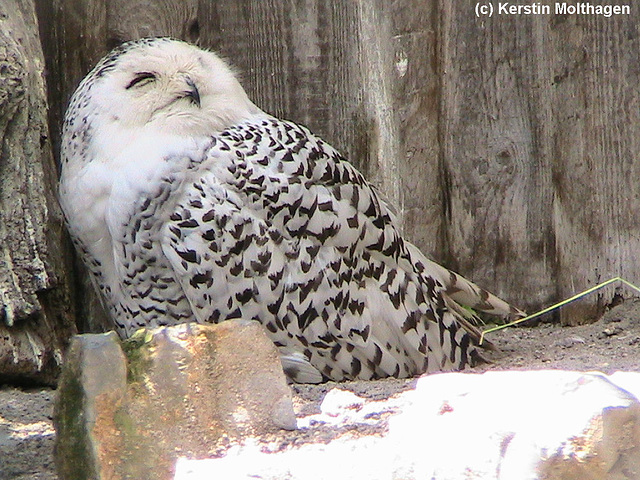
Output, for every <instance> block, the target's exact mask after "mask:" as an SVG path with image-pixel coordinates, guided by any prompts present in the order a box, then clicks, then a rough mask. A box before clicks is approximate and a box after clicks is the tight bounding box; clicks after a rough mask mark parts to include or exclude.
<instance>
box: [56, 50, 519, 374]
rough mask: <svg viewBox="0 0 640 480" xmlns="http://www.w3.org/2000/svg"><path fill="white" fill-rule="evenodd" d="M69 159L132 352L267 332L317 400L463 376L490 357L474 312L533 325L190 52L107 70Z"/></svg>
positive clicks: (96, 263)
mask: <svg viewBox="0 0 640 480" xmlns="http://www.w3.org/2000/svg"><path fill="white" fill-rule="evenodd" d="M61 157H62V175H61V179H60V201H61V205H62V207H63V210H64V213H65V216H66V219H67V221H68V225H69V230H70V232H71V235H72V237H73V239H74V242H75V244H76V246H77V248H78V250H79V251H80V253H81V255H82V257H83V260H84V261H85V262H86V264H87V266H88V267H89V269H90V271H91V273H92V276H93V279H94V280H95V282H94V283H95V285H96V286H97V288H98V289H99V290H100V292H101V296H102V298H103V300H104V302H105V305H106V306H107V308H108V310H109V311H110V314H111V316H112V318H113V321H114V324H115V327H116V329H117V331H118V332H119V334H120V335H121V336H122V337H128V336H130V335H131V334H132V333H133V332H135V331H136V330H137V329H138V328H140V327H146V326H159V325H171V324H177V323H182V322H191V321H193V322H213V323H217V322H222V321H224V320H229V319H234V318H240V319H247V320H257V321H258V322H260V323H261V324H262V325H263V326H264V328H265V331H266V333H267V334H268V335H269V337H270V338H271V340H272V341H273V342H274V343H275V345H276V346H277V347H278V349H279V352H280V356H281V360H282V365H283V368H284V370H285V372H286V373H287V375H288V376H289V377H290V378H291V379H292V380H293V381H296V382H305V383H315V382H322V381H326V380H336V381H341V380H348V379H373V378H380V377H387V376H395V377H408V376H413V375H417V374H421V373H424V372H433V371H446V370H456V369H462V368H464V367H465V366H466V365H472V364H474V363H475V362H476V360H477V358H478V356H479V355H478V352H477V343H478V330H477V329H476V328H475V327H474V326H473V325H472V323H470V322H469V320H468V318H467V316H468V313H467V312H468V311H467V310H465V309H464V308H462V307H461V305H466V306H468V307H472V308H474V309H477V310H481V311H486V312H489V313H494V314H505V315H508V314H519V311H518V310H516V309H514V308H513V307H510V306H509V305H508V304H507V303H505V302H504V301H502V300H500V299H498V298H497V297H495V296H493V295H492V294H490V293H488V292H486V291H485V290H482V289H480V288H479V287H477V286H475V285H473V284H472V283H471V282H469V281H467V280H465V279H464V278H462V277H461V276H459V275H456V274H455V273H452V272H450V271H449V270H447V269H445V268H444V267H441V266H439V265H438V264H436V263H434V262H432V261H430V260H429V259H427V258H426V257H425V256H424V255H423V254H422V253H420V251H419V250H418V249H417V248H416V247H415V246H414V245H412V244H411V243H409V242H407V241H406V240H404V239H403V238H402V236H401V235H400V233H399V230H398V228H397V222H396V218H395V216H394V214H393V211H392V209H391V208H390V207H389V206H388V205H387V204H386V203H385V202H384V201H383V200H382V199H381V197H380V195H379V193H378V192H377V191H376V189H375V188H374V187H373V186H372V185H371V184H370V183H369V182H367V180H366V179H365V178H364V177H363V176H362V174H361V173H360V172H358V170H356V169H355V168H354V167H353V165H351V164H350V163H349V162H348V161H347V160H346V159H345V158H344V157H342V156H341V155H340V154H339V153H338V152H337V151H336V150H334V149H333V148H332V147H331V146H330V145H328V144H327V143H325V141H323V140H322V139H320V138H318V137H317V136H316V135H314V134H313V133H311V132H310V131H309V130H307V129H306V128H305V127H303V126H300V125H297V124H295V123H293V122H288V121H284V120H279V119H277V118H274V117H272V116H270V115H268V114H266V113H264V112H263V111H262V110H260V109H259V108H258V107H256V106H255V105H254V104H253V103H252V102H251V101H250V100H249V98H248V97H247V95H246V93H245V91H244V90H243V88H242V87H241V85H240V83H239V82H238V80H237V79H236V77H235V75H234V73H233V71H232V70H231V69H230V67H229V66H228V65H227V64H226V63H225V62H224V61H223V60H222V59H220V58H219V57H218V56H216V55H215V54H214V53H212V52H209V51H204V50H201V49H199V48H197V47H195V46H192V45H189V44H187V43H184V42H181V41H178V40H173V39H168V38H151V39H142V40H137V41H133V42H129V43H125V44H123V45H122V46H120V47H118V48H116V49H115V50H113V51H112V52H111V53H109V54H108V55H107V56H106V57H105V58H103V59H102V60H101V61H100V62H99V63H98V64H97V66H96V67H95V68H94V69H93V70H92V71H91V72H90V73H89V74H88V75H87V77H86V78H85V79H84V80H83V81H82V82H81V83H80V85H79V87H78V89H77V90H76V92H75V93H74V95H73V96H72V98H71V102H70V105H69V108H68V110H67V113H66V116H65V120H64V129H63V140H62V152H61Z"/></svg>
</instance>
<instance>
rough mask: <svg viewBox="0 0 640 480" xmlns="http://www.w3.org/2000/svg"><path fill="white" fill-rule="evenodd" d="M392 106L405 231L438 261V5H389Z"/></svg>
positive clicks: (413, 0)
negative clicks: (395, 120) (395, 121)
mask: <svg viewBox="0 0 640 480" xmlns="http://www.w3.org/2000/svg"><path fill="white" fill-rule="evenodd" d="M390 6H391V7H390V9H389V10H390V11H389V12H388V15H389V16H390V18H391V19H392V22H393V26H392V31H391V36H390V39H391V45H392V46H393V59H392V62H393V69H392V70H393V71H392V73H391V75H392V81H393V90H394V93H393V94H394V98H393V108H394V110H395V115H396V117H397V122H398V126H397V129H398V148H399V151H398V152H397V156H398V163H399V168H398V174H399V177H400V178H399V184H400V185H399V186H400V189H401V192H402V193H403V198H402V200H403V208H404V211H403V219H404V233H405V235H406V237H407V238H408V239H410V240H411V241H412V242H413V243H415V244H416V245H417V246H418V247H419V248H420V249H421V250H422V251H423V252H424V253H425V254H427V255H429V256H431V257H432V258H434V259H435V260H437V261H442V260H444V259H445V256H444V250H443V247H444V243H443V240H444V229H443V228H444V221H443V220H444V219H443V214H444V208H443V196H442V187H443V185H442V176H441V175H440V170H441V165H440V158H441V156H440V143H439V138H438V136H439V116H440V112H439V110H440V80H439V75H440V65H439V63H438V56H439V53H438V27H439V16H438V14H439V12H438V8H437V2H424V1H421V0H403V1H396V2H390Z"/></svg>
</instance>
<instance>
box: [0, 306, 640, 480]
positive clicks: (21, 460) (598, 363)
mask: <svg viewBox="0 0 640 480" xmlns="http://www.w3.org/2000/svg"><path fill="white" fill-rule="evenodd" d="M487 338H488V339H489V340H491V341H492V342H493V343H495V344H496V345H497V346H498V347H499V348H500V352H499V353H495V354H491V355H490V360H491V361H492V363H489V364H485V365H482V366H480V367H477V368H475V369H473V370H472V371H477V372H483V371H487V370H505V369H521V370H524V369H567V370H580V371H589V370H598V371H602V372H605V373H611V372H613V371H616V370H626V371H640V300H636V301H627V302H625V303H623V304H622V305H619V306H617V307H616V308H614V309H612V310H611V311H609V312H607V313H606V314H605V315H604V317H603V318H602V319H600V320H599V321H598V322H596V323H593V324H591V325H583V326H577V327H561V326H558V325H553V324H548V323H541V324H540V325H538V326H536V327H520V328H509V329H505V330H501V331H499V332H495V333H492V334H490V335H489V336H488V337H487ZM411 382H412V381H411V380H395V379H391V380H383V381H377V382H353V383H347V384H341V385H340V387H341V388H346V389H348V390H352V391H353V392H355V393H356V394H358V395H361V396H365V397H369V398H374V399H381V398H386V397H389V396H390V395H392V394H394V393H396V392H398V391H401V390H403V389H406V388H410V385H411ZM335 386H336V384H331V383H329V384H324V385H319V386H307V385H297V386H294V392H295V399H294V401H295V406H296V409H297V412H298V413H299V415H309V414H312V413H317V412H318V411H319V403H320V401H321V399H322V398H323V397H324V394H325V393H326V392H327V391H329V390H330V389H331V388H333V387H335ZM54 396H55V392H54V391H53V390H50V389H30V390H21V389H16V388H13V387H8V386H7V387H2V388H0V480H5V479H6V480H9V479H11V480H14V479H15V480H27V479H29V480H32V479H33V480H54V479H56V478H57V476H56V475H55V473H54V470H55V469H54V464H53V445H54V438H55V433H54V430H53V426H52V422H51V417H52V414H53V399H54ZM360 433H361V434H370V433H373V432H360ZM335 435H336V432H326V431H322V430H316V431H314V432H313V433H309V432H307V433H306V434H305V433H301V432H283V434H282V435H281V436H279V437H278V438H272V439H269V442H270V443H271V444H272V445H273V444H274V443H277V444H278V445H279V446H280V447H284V446H286V445H291V444H299V443H301V442H306V441H318V440H320V441H326V440H328V439H329V438H330V437H331V436H335ZM319 436H320V437H322V438H318V437H319Z"/></svg>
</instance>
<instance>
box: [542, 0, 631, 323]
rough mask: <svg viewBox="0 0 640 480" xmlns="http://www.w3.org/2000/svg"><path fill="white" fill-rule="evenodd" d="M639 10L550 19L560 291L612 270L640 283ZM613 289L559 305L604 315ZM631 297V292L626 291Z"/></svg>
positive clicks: (570, 315)
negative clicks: (610, 14)
mask: <svg viewBox="0 0 640 480" xmlns="http://www.w3.org/2000/svg"><path fill="white" fill-rule="evenodd" d="M639 21H640V11H638V9H637V8H632V15H630V16H620V17H615V18H612V19H607V18H602V17H597V16H589V15H585V16H560V17H558V18H556V21H555V22H554V24H553V25H552V29H551V37H550V38H551V44H550V48H551V49H552V51H553V52H554V53H555V55H554V59H553V60H554V62H553V86H552V88H553V93H554V102H553V124H554V127H555V128H554V131H553V132H552V139H553V156H554V159H555V163H554V168H553V180H554V187H555V193H556V196H555V200H554V224H555V225H554V226H555V231H556V246H557V247H556V248H557V260H558V276H557V278H556V281H557V282H558V286H559V292H560V295H561V296H562V297H566V296H569V295H570V294H571V293H573V292H576V291H580V290H583V289H585V288H587V287H589V286H593V285H595V284H596V283H598V282H601V281H604V280H607V279H609V278H612V277H615V276H618V275H620V276H623V277H625V278H627V279H628V280H630V281H632V282H633V281H635V282H638V281H639V280H640V264H639V263H638V258H639V256H638V252H640V215H639V214H638V212H639V211H640V195H639V187H638V179H639V178H640V162H638V152H640V108H639V105H640V90H639V89H638V85H639V84H640V70H639V69H638V56H639V53H638V52H640V37H639V32H638V24H639ZM614 294H615V290H614V289H609V290H607V291H601V292H600V294H599V295H598V296H597V297H593V298H595V300H593V299H592V300H589V301H587V302H582V303H580V304H576V305H574V306H571V307H569V308H566V309H564V310H563V312H562V315H563V317H562V318H563V321H565V322H567V323H574V322H575V321H576V320H577V319H580V318H582V317H593V316H595V315H597V314H599V313H601V312H602V309H603V308H604V306H605V305H607V304H608V303H609V302H610V301H611V299H612V297H613V295H614ZM625 294H626V295H628V292H625Z"/></svg>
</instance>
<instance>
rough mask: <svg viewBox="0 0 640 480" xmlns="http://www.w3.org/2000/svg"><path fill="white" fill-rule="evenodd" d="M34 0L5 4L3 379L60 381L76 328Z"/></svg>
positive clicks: (1, 90)
mask: <svg viewBox="0 0 640 480" xmlns="http://www.w3.org/2000/svg"><path fill="white" fill-rule="evenodd" d="M43 69H44V57H43V53H42V49H41V46H40V41H39V37H38V31H37V24H36V16H35V11H34V8H33V3H32V2H31V0H12V1H7V2H4V3H3V4H2V5H0V139H1V141H2V152H1V156H0V383H2V382H4V381H12V380H13V381H15V380H20V381H22V382H29V381H31V382H33V381H36V382H45V383H53V382H54V381H55V377H56V375H57V374H58V372H59V368H60V365H61V362H62V353H63V350H64V348H65V345H66V342H67V340H68V337H69V335H70V334H71V333H73V332H74V331H75V326H74V315H73V311H72V310H71V309H69V308H68V304H69V302H70V283H71V276H70V275H69V270H70V268H69V267H70V266H69V264H68V263H67V262H65V254H66V253H68V252H69V251H70V250H67V249H65V243H64V241H63V239H64V230H63V225H62V215H61V212H60V209H59V207H58V205H57V202H56V200H55V196H54V195H53V189H54V188H55V185H56V179H57V175H56V169H55V164H54V161H53V156H52V153H51V144H50V142H49V131H48V128H47V110H46V91H45V84H44V79H43V76H42V71H43Z"/></svg>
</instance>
